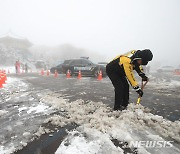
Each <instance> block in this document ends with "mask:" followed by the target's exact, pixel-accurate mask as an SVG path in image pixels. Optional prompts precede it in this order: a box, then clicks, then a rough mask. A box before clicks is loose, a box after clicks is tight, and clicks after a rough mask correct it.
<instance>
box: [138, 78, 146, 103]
mask: <svg viewBox="0 0 180 154" xmlns="http://www.w3.org/2000/svg"><path fill="white" fill-rule="evenodd" d="M148 81H149V80H147V81H146V82H145V83H144V84H143V81H142V83H141V90H143V89H144V87H145V86H146V84H147V83H148ZM140 102H141V96H139V97H138V99H137V102H136V104H138V105H139V104H140Z"/></svg>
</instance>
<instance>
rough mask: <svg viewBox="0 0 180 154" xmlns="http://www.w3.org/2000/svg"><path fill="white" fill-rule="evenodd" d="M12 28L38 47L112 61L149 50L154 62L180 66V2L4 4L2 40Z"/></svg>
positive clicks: (8, 0) (18, 0) (0, 5)
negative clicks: (61, 47) (63, 47)
mask: <svg viewBox="0 0 180 154" xmlns="http://www.w3.org/2000/svg"><path fill="white" fill-rule="evenodd" d="M10 29H11V31H12V32H13V33H15V34H17V35H20V36H24V37H26V38H28V39H29V40H30V41H31V42H33V43H34V44H45V45H58V44H63V43H70V44H72V45H75V46H77V47H82V48H86V49H89V50H91V51H96V52H98V53H101V54H103V55H106V56H107V57H110V58H112V57H114V56H116V55H118V54H120V53H123V52H126V51H127V50H131V49H144V48H149V49H151V50H152V52H153V53H154V56H155V58H154V60H156V61H157V60H159V59H160V60H161V61H164V62H167V64H180V62H179V58H178V57H180V56H177V55H178V54H180V52H179V51H180V44H179V40H180V0H0V35H3V34H5V33H7V32H8V31H9V30H10ZM173 55H175V57H174V58H171V57H172V56H173Z"/></svg>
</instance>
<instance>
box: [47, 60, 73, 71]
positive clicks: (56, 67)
mask: <svg viewBox="0 0 180 154" xmlns="http://www.w3.org/2000/svg"><path fill="white" fill-rule="evenodd" d="M69 62H70V60H65V61H63V62H62V63H60V64H59V65H57V66H55V67H52V68H51V69H50V72H51V73H53V74H54V73H55V70H56V71H57V72H58V73H59V74H60V73H63V70H62V65H65V64H69Z"/></svg>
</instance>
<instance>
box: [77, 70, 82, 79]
mask: <svg viewBox="0 0 180 154" xmlns="http://www.w3.org/2000/svg"><path fill="white" fill-rule="evenodd" d="M81 77H82V75H81V71H79V72H78V77H77V78H78V79H81Z"/></svg>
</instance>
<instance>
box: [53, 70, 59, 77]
mask: <svg viewBox="0 0 180 154" xmlns="http://www.w3.org/2000/svg"><path fill="white" fill-rule="evenodd" d="M54 77H55V78H57V77H58V72H57V71H56V70H55V73H54Z"/></svg>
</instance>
